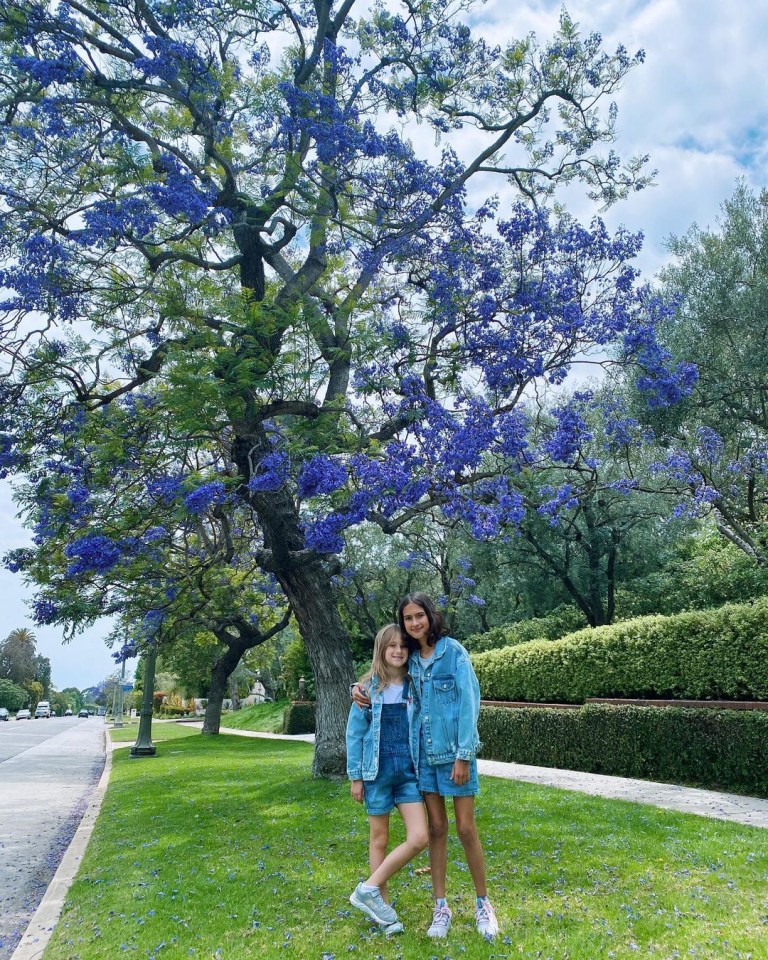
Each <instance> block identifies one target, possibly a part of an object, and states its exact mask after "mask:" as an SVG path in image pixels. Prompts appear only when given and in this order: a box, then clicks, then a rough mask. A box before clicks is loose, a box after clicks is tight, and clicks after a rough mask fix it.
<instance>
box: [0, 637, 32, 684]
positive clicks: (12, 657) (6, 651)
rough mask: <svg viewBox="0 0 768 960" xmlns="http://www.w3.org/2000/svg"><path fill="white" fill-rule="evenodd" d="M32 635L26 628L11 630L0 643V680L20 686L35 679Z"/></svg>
mask: <svg viewBox="0 0 768 960" xmlns="http://www.w3.org/2000/svg"><path fill="white" fill-rule="evenodd" d="M35 647H36V638H35V635H34V633H33V632H32V631H31V630H29V629H27V628H26V627H19V628H17V629H15V630H11V632H10V633H9V634H8V636H7V637H6V638H5V640H3V641H2V643H0V678H3V679H5V680H10V681H12V682H13V683H16V684H19V685H22V684H24V683H25V682H28V681H30V680H34V679H35V672H36V669H35V668H36V664H35V655H36V652H35Z"/></svg>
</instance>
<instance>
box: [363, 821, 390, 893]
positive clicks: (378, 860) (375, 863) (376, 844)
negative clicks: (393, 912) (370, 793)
mask: <svg viewBox="0 0 768 960" xmlns="http://www.w3.org/2000/svg"><path fill="white" fill-rule="evenodd" d="M368 824H369V827H370V835H369V840H368V865H369V866H370V868H371V873H372V874H373V873H375V872H376V871H377V870H378V869H379V867H380V866H381V865H382V863H383V862H384V860H385V859H386V856H387V844H388V843H389V814H388V813H382V814H369V815H368ZM370 882H371V881H370V880H369V881H368V883H370ZM381 896H382V897H383V898H384V900H385V901H387V882H386V880H385V881H384V883H383V884H382V885H381ZM387 902H388V901H387Z"/></svg>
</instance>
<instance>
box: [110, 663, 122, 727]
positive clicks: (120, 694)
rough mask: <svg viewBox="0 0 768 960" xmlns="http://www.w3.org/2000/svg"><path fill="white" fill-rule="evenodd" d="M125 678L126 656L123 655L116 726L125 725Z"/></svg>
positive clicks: (114, 724) (114, 725) (116, 708)
mask: <svg viewBox="0 0 768 960" xmlns="http://www.w3.org/2000/svg"><path fill="white" fill-rule="evenodd" d="M124 680H125V657H123V668H122V670H121V671H120V686H119V688H118V691H117V706H116V707H115V721H114V723H113V724H112V726H113V728H114V727H123V726H125V724H124V723H123V681H124Z"/></svg>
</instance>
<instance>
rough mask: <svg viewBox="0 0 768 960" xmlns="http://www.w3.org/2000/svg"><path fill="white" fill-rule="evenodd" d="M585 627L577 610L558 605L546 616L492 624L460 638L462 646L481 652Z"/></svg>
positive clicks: (584, 622)
mask: <svg viewBox="0 0 768 960" xmlns="http://www.w3.org/2000/svg"><path fill="white" fill-rule="evenodd" d="M586 626H587V621H586V618H585V616H584V614H583V613H582V612H581V611H580V610H579V609H577V608H576V607H558V609H557V610H553V611H552V613H550V614H548V615H547V616H546V617H533V618H531V619H530V620H520V621H519V622H517V623H510V624H506V625H505V626H503V627H492V628H491V629H490V630H488V631H487V632H486V633H476V634H474V635H473V636H471V637H467V638H466V640H464V646H465V647H466V648H467V650H470V651H471V652H472V653H482V652H484V651H486V650H497V649H499V648H500V647H512V646H515V645H516V644H518V643H528V642H529V641H531V640H559V639H560V637H562V636H563V635H564V634H566V633H572V632H573V631H574V630H581V629H582V628H583V627H586Z"/></svg>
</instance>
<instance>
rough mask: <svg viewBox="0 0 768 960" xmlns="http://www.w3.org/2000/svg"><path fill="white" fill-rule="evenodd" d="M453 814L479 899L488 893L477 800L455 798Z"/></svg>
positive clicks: (472, 798)
mask: <svg viewBox="0 0 768 960" xmlns="http://www.w3.org/2000/svg"><path fill="white" fill-rule="evenodd" d="M453 812H454V815H455V817H456V833H457V834H458V836H459V840H461V845H462V847H464V855H465V856H466V858H467V865H468V866H469V872H470V874H471V875H472V881H473V883H474V884H475V891H476V892H477V895H478V897H484V896H486V894H487V893H488V891H487V889H486V886H485V858H484V856H483V847H482V845H481V843H480V834H479V833H478V832H477V824H476V823H475V798H474V797H454V798H453Z"/></svg>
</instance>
